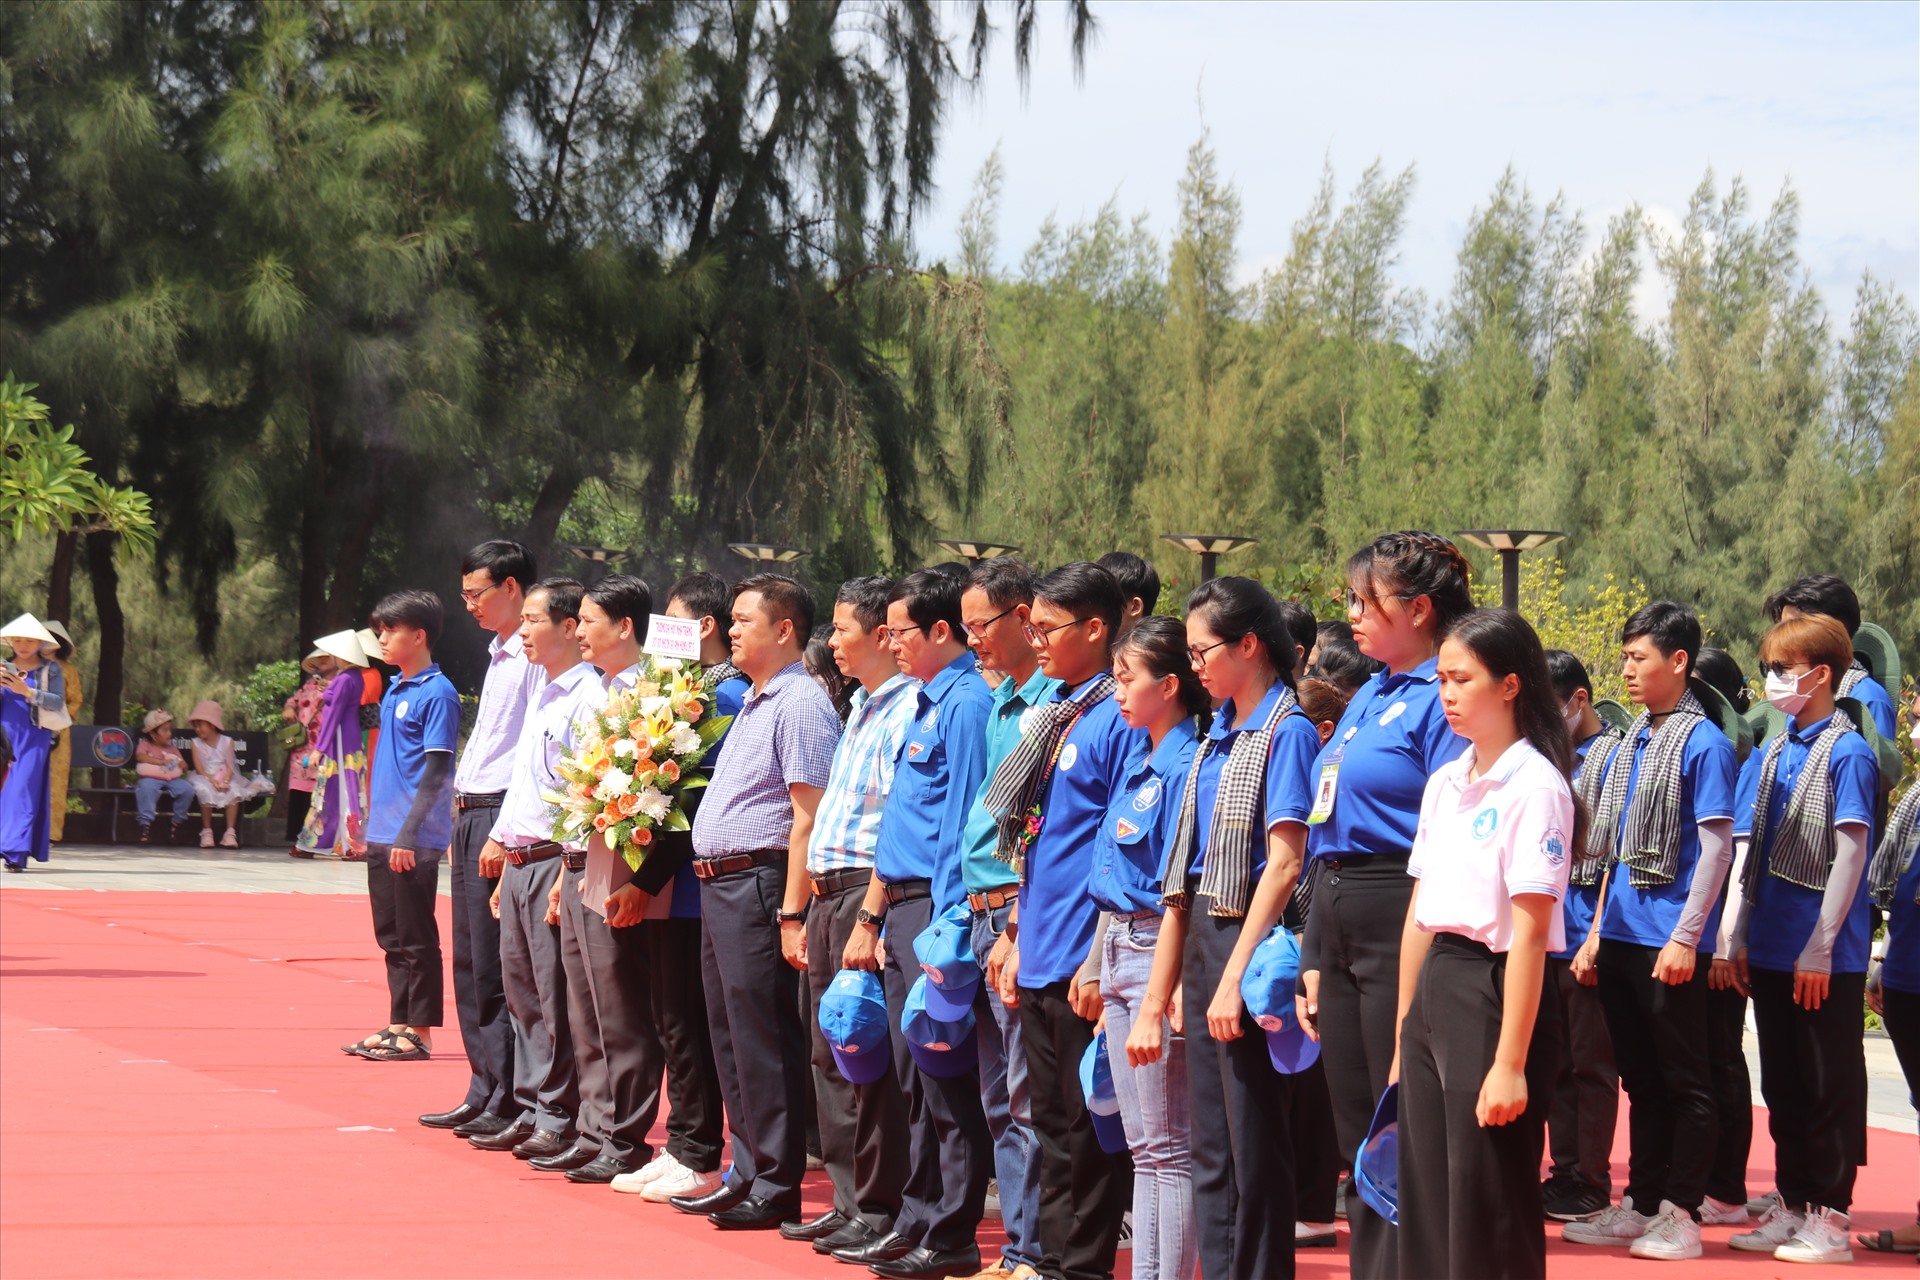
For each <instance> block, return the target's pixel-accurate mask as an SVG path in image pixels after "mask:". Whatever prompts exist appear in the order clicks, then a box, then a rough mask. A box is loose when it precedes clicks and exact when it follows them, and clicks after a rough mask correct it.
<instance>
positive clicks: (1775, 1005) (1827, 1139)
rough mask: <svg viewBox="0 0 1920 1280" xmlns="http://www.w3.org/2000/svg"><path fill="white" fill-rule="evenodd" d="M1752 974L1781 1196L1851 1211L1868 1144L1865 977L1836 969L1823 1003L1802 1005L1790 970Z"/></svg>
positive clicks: (1763, 1091)
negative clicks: (1795, 997)
mask: <svg viewBox="0 0 1920 1280" xmlns="http://www.w3.org/2000/svg"><path fill="white" fill-rule="evenodd" d="M1751 973H1752V976H1753V1017H1754V1022H1755V1023H1756V1024H1757V1025H1758V1027H1759V1029H1760V1093H1761V1096H1762V1097H1764V1098H1765V1099H1766V1100H1767V1130H1768V1132H1770V1133H1771V1134H1772V1135H1773V1150H1774V1156H1775V1159H1774V1167H1775V1169H1776V1170H1778V1172H1777V1174H1776V1178H1777V1181H1778V1185H1779V1188H1780V1196H1781V1199H1783V1200H1785V1201H1786V1202H1787V1203H1788V1204H1789V1205H1803V1204H1810V1205H1817V1206H1819V1207H1821V1208H1824V1209H1838V1210H1840V1211H1841V1212H1843V1213H1844V1212H1847V1211H1849V1210H1851V1209H1852V1207H1853V1180H1854V1175H1855V1174H1856V1173H1857V1172H1858V1171H1859V1166H1860V1164H1861V1160H1860V1153H1861V1152H1862V1151H1863V1150H1864V1149H1865V1143H1866V1128H1867V1098H1866V1094H1865V1092H1864V1091H1862V1090H1861V1088H1860V1084H1861V1082H1862V1081H1863V1080H1864V1079H1865V1072H1866V1053H1865V1050H1864V1048H1863V1047H1862V1045H1861V1039H1860V1037H1861V1022H1860V1009H1861V1002H1862V1000H1863V999H1864V997H1865V994H1866V986H1867V975H1866V974H1864V973H1836V974H1834V975H1833V977H1832V979H1831V985H1830V986H1829V988H1828V990H1827V998H1826V999H1824V1000H1822V1001H1821V1002H1820V1007H1819V1008H1818V1009H1803V1008H1801V1007H1800V1006H1799V1005H1797V1004H1795V1003H1794V1002H1793V974H1792V973H1791V972H1782V971H1781V970H1778V969H1753V970H1751ZM1895 1050H1896V1052H1897V1051H1898V1042H1897V1041H1896V1042H1895ZM1905 1065H1906V1064H1905V1062H1904V1061H1903V1062H1902V1063H1901V1066H1902V1068H1903V1069H1904V1067H1905Z"/></svg>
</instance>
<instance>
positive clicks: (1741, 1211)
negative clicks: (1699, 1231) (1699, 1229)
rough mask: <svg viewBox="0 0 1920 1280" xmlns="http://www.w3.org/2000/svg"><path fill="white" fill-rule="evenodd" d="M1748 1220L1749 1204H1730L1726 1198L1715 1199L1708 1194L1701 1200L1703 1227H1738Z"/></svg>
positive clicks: (1701, 1221) (1701, 1223) (1744, 1202)
mask: <svg viewBox="0 0 1920 1280" xmlns="http://www.w3.org/2000/svg"><path fill="white" fill-rule="evenodd" d="M1746 1220H1747V1204H1746V1201H1744V1200H1743V1201H1741V1202H1740V1203H1739V1204H1728V1203H1727V1202H1726V1201H1725V1200H1715V1199H1714V1198H1713V1197H1712V1196H1708V1197H1707V1198H1706V1199H1705V1200H1702V1201H1701V1202H1700V1225H1701V1226H1703V1227H1737V1226H1740V1225H1742V1224H1743V1223H1745V1222H1746Z"/></svg>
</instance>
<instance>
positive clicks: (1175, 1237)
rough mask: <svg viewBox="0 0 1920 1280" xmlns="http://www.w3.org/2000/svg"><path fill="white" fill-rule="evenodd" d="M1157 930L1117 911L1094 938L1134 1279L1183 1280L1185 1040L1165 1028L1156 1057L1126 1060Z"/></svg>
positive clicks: (1188, 1194)
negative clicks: (1121, 1132) (1124, 1152)
mask: <svg viewBox="0 0 1920 1280" xmlns="http://www.w3.org/2000/svg"><path fill="white" fill-rule="evenodd" d="M1159 936H1160V918H1159V917H1158V916H1153V915H1139V916H1133V917H1125V916H1122V917H1120V918H1118V919H1115V920H1114V921H1113V922H1112V923H1111V924H1109V925H1108V926H1107V936H1106V939H1105V941H1104V942H1103V943H1102V944H1101V946H1102V955H1101V963H1100V994H1101V996H1102V997H1103V998H1104V1000H1105V1001H1106V1006H1107V1056H1108V1058H1109V1059H1110V1060H1111V1062H1112V1064H1113V1091H1114V1093H1115V1094H1116V1095H1117V1096H1118V1097H1119V1099H1120V1121H1121V1123H1122V1124H1123V1125H1124V1126H1125V1127H1126V1131H1127V1149H1128V1150H1129V1151H1131V1152H1132V1153H1133V1275H1134V1280H1157V1278H1158V1277H1162V1276H1165V1277H1177V1278H1178V1280H1190V1277H1192V1276H1193V1274H1194V1272H1195V1270H1196V1269H1197V1268H1198V1267H1199V1265H1200V1241H1199V1234H1198V1232H1197V1231H1196V1230H1195V1227H1194V1216H1193V1165H1192V1163H1191V1161H1190V1158H1189V1146H1188V1136H1189V1129H1190V1124H1189V1119H1188V1117H1189V1114H1190V1112H1189V1107H1190V1106H1191V1105H1192V1103H1191V1100H1190V1098H1189V1097H1188V1094H1187V1042H1186V1040H1185V1039H1184V1038H1183V1037H1181V1036H1177V1035H1174V1034H1173V1031H1172V1028H1171V1027H1169V1028H1168V1029H1167V1032H1166V1038H1165V1041H1164V1043H1163V1047H1162V1049H1161V1053H1160V1060H1159V1061H1158V1062H1154V1063H1149V1064H1148V1065H1146V1066H1141V1067H1130V1066H1128V1065H1127V1036H1128V1035H1129V1034H1130V1033H1131V1032H1132V1030H1133V1020H1134V1015H1135V1013H1136V1012H1137V1011H1138V1010H1139V1008H1140V1003H1141V1001H1143V1000H1145V999H1146V995H1147V978H1148V976H1149V975H1150V974H1151V973H1152V972H1153V944H1154V942H1155V940H1157V939H1158V938H1159ZM1201 1016H1202V1017H1204V1016H1205V1011H1204V1010H1202V1011H1201Z"/></svg>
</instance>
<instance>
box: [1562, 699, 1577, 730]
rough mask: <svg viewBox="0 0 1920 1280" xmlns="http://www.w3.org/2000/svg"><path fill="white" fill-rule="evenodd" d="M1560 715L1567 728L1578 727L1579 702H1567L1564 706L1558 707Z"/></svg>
mask: <svg viewBox="0 0 1920 1280" xmlns="http://www.w3.org/2000/svg"><path fill="white" fill-rule="evenodd" d="M1560 716H1561V718H1562V719H1563V720H1565V721H1566V722H1567V728H1569V729H1578V728H1579V727H1580V704H1579V703H1577V702H1569V703H1567V705H1566V706H1564V707H1562V708H1560Z"/></svg>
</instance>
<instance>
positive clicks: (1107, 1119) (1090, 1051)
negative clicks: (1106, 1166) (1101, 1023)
mask: <svg viewBox="0 0 1920 1280" xmlns="http://www.w3.org/2000/svg"><path fill="white" fill-rule="evenodd" d="M1080 1092H1081V1093H1082V1094H1084V1095H1085V1096H1086V1099H1087V1114H1088V1115H1089V1116H1091V1117H1092V1118H1093V1135H1094V1137H1096V1138H1098V1139H1100V1149H1101V1150H1102V1151H1105V1152H1108V1153H1109V1154H1111V1153H1113V1152H1117V1151H1125V1150H1126V1149H1127V1130H1126V1126H1124V1125H1123V1124H1121V1122H1120V1098H1119V1095H1118V1094H1116V1093H1114V1091H1113V1062H1112V1060H1111V1059H1109V1058H1108V1057H1107V1033H1106V1032H1105V1031H1102V1032H1101V1033H1100V1034H1099V1035H1097V1036H1095V1037H1094V1038H1093V1043H1092V1044H1090V1045H1088V1046H1087V1051H1086V1052H1085V1053H1084V1054H1082V1055H1081V1056H1080Z"/></svg>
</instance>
